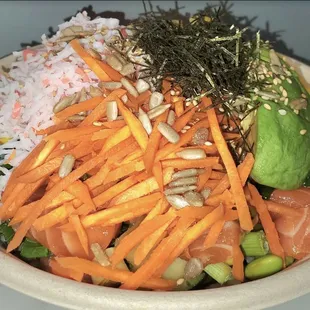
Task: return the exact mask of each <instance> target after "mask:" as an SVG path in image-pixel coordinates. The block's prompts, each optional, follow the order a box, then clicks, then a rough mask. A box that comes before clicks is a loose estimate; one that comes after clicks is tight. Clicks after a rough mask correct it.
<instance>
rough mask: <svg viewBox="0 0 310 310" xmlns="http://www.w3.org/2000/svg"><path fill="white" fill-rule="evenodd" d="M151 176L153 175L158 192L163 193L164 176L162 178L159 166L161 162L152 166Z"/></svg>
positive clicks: (161, 168)
mask: <svg viewBox="0 0 310 310" xmlns="http://www.w3.org/2000/svg"><path fill="white" fill-rule="evenodd" d="M153 175H154V177H155V180H156V182H157V184H158V188H159V190H160V191H161V192H162V193H163V191H164V176H163V167H162V165H161V162H157V163H155V164H154V167H153Z"/></svg>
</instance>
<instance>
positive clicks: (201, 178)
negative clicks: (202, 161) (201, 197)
mask: <svg viewBox="0 0 310 310" xmlns="http://www.w3.org/2000/svg"><path fill="white" fill-rule="evenodd" d="M211 173H212V169H211V168H207V169H206V171H205V172H204V173H203V174H201V175H200V176H199V177H198V183H197V191H198V192H200V191H201V190H202V189H203V188H204V186H205V184H206V183H207V181H208V180H209V179H210V176H211Z"/></svg>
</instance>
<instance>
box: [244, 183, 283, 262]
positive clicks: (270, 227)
mask: <svg viewBox="0 0 310 310" xmlns="http://www.w3.org/2000/svg"><path fill="white" fill-rule="evenodd" d="M248 188H249V191H250V194H251V196H252V199H253V203H254V207H255V209H256V211H257V213H258V215H259V218H260V220H261V223H262V225H263V227H264V231H265V234H266V237H267V240H268V243H269V247H270V250H271V252H272V253H273V254H275V255H277V256H280V257H282V259H283V261H284V250H283V248H282V245H281V243H280V239H279V234H278V231H277V229H276V226H275V224H274V222H273V221H272V218H271V216H270V214H269V211H268V208H267V206H266V204H265V202H264V200H263V198H262V197H261V195H260V194H259V192H258V191H257V189H256V187H255V186H254V185H252V184H248Z"/></svg>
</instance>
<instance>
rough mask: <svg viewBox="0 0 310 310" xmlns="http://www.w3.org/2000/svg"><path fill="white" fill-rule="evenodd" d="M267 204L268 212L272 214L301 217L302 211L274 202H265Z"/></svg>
mask: <svg viewBox="0 0 310 310" xmlns="http://www.w3.org/2000/svg"><path fill="white" fill-rule="evenodd" d="M265 204H266V205H267V208H268V211H269V212H271V213H276V214H280V215H285V216H300V215H301V212H300V211H301V210H300V209H296V208H292V207H289V206H287V205H285V204H281V203H276V202H273V201H265Z"/></svg>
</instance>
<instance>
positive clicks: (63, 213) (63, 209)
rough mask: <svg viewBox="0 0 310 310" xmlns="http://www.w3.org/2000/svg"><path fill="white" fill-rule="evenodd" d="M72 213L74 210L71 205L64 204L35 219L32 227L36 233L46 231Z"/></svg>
mask: <svg viewBox="0 0 310 310" xmlns="http://www.w3.org/2000/svg"><path fill="white" fill-rule="evenodd" d="M73 211H74V208H73V206H72V204H71V203H65V204H64V205H63V206H60V207H58V208H57V209H55V210H53V211H51V212H49V213H47V214H45V215H42V216H41V217H39V218H38V219H36V221H35V222H34V223H33V227H34V228H35V229H36V230H37V231H42V230H46V229H48V228H50V227H53V226H55V225H56V224H58V223H61V222H62V221H63V220H65V219H67V218H68V217H69V216H70V214H71V213H72V212H73Z"/></svg>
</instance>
